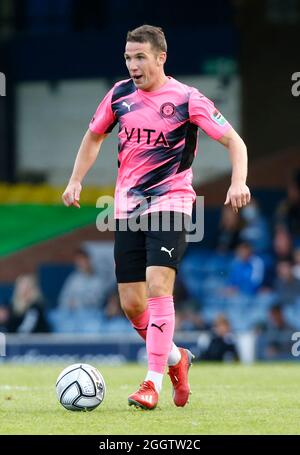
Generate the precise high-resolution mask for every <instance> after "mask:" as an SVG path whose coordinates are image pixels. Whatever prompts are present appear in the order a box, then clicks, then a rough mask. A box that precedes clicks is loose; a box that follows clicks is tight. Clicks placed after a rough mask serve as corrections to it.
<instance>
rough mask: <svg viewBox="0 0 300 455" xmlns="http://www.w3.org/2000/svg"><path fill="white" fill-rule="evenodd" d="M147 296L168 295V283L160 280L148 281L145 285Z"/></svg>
mask: <svg viewBox="0 0 300 455" xmlns="http://www.w3.org/2000/svg"><path fill="white" fill-rule="evenodd" d="M147 293H148V297H150V298H153V297H162V296H164V295H169V294H170V290H169V286H168V283H164V282H161V281H150V282H149V283H148V285H147Z"/></svg>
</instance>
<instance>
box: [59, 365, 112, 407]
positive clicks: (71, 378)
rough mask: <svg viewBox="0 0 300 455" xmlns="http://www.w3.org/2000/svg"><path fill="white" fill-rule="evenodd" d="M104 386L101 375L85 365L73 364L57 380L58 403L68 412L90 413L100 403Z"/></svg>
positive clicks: (103, 394)
mask: <svg viewBox="0 0 300 455" xmlns="http://www.w3.org/2000/svg"><path fill="white" fill-rule="evenodd" d="M105 392H106V386H105V382H104V379H103V377H102V375H101V373H100V372H99V371H98V370H97V369H96V368H95V367H92V366H91V365H88V364H87V363H74V364H73V365H70V366H69V367H67V368H65V369H64V370H63V371H62V372H61V373H60V375H59V376H58V378H57V381H56V393H57V398H58V400H59V402H60V403H61V404H62V405H63V406H64V407H65V408H66V409H68V410H69V411H92V410H93V409H95V408H96V407H97V406H99V404H100V403H102V401H103V399H104V396H105Z"/></svg>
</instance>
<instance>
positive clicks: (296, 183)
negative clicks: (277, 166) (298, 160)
mask: <svg viewBox="0 0 300 455" xmlns="http://www.w3.org/2000/svg"><path fill="white" fill-rule="evenodd" d="M276 221H277V223H280V224H284V225H285V226H286V227H287V228H288V229H289V231H290V233H291V235H292V237H293V240H294V241H295V243H297V244H298V243H300V169H298V170H297V171H295V172H294V174H293V175H292V177H291V179H290V180H289V182H288V188H287V198H286V199H285V200H284V201H282V202H281V204H280V205H279V208H278V210H277V214H276Z"/></svg>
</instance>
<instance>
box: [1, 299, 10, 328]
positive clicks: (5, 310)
mask: <svg viewBox="0 0 300 455" xmlns="http://www.w3.org/2000/svg"><path fill="white" fill-rule="evenodd" d="M9 316H10V309H9V305H8V304H7V303H4V302H0V332H6V331H7V324H8V321H9Z"/></svg>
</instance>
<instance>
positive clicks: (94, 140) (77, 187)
mask: <svg viewBox="0 0 300 455" xmlns="http://www.w3.org/2000/svg"><path fill="white" fill-rule="evenodd" d="M112 94H113V88H112V89H111V90H110V91H109V92H108V93H107V94H106V96H105V97H104V98H103V100H102V101H101V103H100V104H99V106H98V108H97V110H96V112H95V115H94V116H93V118H92V120H91V122H90V125H89V129H88V130H87V132H86V133H85V135H84V138H83V140H82V142H81V145H80V147H79V150H78V153H77V157H76V160H75V164H74V168H73V172H72V175H71V178H70V180H69V183H68V186H67V188H66V189H65V192H64V193H63V195H62V200H63V202H64V204H65V205H66V206H67V207H69V206H70V205H74V206H75V207H78V208H80V205H79V198H80V192H81V183H82V180H83V178H84V176H85V175H86V174H87V172H88V171H89V169H90V168H91V167H92V166H93V164H94V162H95V161H96V158H97V156H98V154H99V151H100V148H101V145H102V143H103V141H104V139H105V138H106V136H107V135H108V133H110V132H111V131H112V129H113V127H114V126H115V124H116V122H117V120H116V118H115V115H114V113H113V111H112V107H111V104H112Z"/></svg>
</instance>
